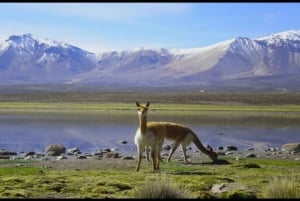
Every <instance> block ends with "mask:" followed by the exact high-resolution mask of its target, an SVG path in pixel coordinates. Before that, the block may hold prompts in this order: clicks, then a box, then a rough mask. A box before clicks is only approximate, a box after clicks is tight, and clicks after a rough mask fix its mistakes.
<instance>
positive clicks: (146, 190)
mask: <svg viewBox="0 0 300 201" xmlns="http://www.w3.org/2000/svg"><path fill="white" fill-rule="evenodd" d="M136 198H146V199H147V198H148V199H180V198H187V196H186V193H185V191H183V190H182V189H181V188H179V187H177V186H175V185H174V184H173V183H170V182H167V181H161V180H160V181H148V182H147V183H146V184H145V185H144V186H141V187H139V188H138V190H137V193H136Z"/></svg>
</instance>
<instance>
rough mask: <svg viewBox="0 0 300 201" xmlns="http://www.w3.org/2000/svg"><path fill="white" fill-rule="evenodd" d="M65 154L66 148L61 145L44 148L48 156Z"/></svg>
mask: <svg viewBox="0 0 300 201" xmlns="http://www.w3.org/2000/svg"><path fill="white" fill-rule="evenodd" d="M65 152H66V147H65V146H64V145H62V144H51V145H49V146H48V147H47V148H46V154H47V155H48V156H60V155H61V154H64V153H65Z"/></svg>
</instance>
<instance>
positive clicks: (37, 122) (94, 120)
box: [0, 111, 300, 154]
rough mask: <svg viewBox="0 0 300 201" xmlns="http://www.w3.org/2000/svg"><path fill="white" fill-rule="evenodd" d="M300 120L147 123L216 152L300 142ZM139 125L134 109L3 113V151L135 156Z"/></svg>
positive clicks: (209, 115)
mask: <svg viewBox="0 0 300 201" xmlns="http://www.w3.org/2000/svg"><path fill="white" fill-rule="evenodd" d="M165 113H166V114H165ZM299 120H300V115H299V114H296V113H295V114H292V115H291V114H290V113H278V112H277V113H259V112H254V113H249V112H248V113H245V112H242V113H241V112H221V113H220V112H217V111H212V112H206V113H204V114H202V113H192V112H190V113H189V112H185V113H184V114H181V113H180V112H163V111H149V113H148V121H171V122H176V123H180V124H184V125H186V126H189V127H190V128H191V129H192V130H193V131H194V132H195V133H196V134H197V135H198V137H199V138H200V140H201V141H202V143H203V144H204V145H207V144H209V145H210V146H212V147H214V148H216V147H217V146H227V145H233V146H236V147H238V149H240V150H242V149H245V148H249V147H254V148H259V149H265V148H270V147H278V148H280V147H281V146H282V145H283V144H284V143H289V142H299V141H300V123H299V122H300V121H299ZM137 127H138V117H137V114H136V111H132V112H130V111H129V112H128V111H127V112H118V111H101V112H99V113H97V112H96V113H83V114H79V113H74V114H72V113H71V114H57V113H34V114H29V113H0V148H4V149H6V150H9V151H16V152H29V151H35V152H38V153H44V152H45V148H46V147H47V146H48V145H49V144H54V143H59V144H63V145H65V146H66V148H67V149H69V148H73V147H78V148H79V149H80V150H81V151H82V152H83V153H85V152H89V153H93V152H96V151H97V150H99V149H103V148H117V149H119V152H121V153H134V154H136V146H135V144H134V135H135V131H136V129H137ZM121 141H127V142H128V143H127V144H122V143H121ZM166 143H169V142H166Z"/></svg>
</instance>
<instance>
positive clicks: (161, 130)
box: [135, 102, 218, 171]
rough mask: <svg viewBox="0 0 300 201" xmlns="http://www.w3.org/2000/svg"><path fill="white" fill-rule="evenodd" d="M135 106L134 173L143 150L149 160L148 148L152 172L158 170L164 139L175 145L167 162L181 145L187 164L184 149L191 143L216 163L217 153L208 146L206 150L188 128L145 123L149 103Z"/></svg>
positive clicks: (170, 124) (170, 123) (176, 125)
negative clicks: (136, 154)
mask: <svg viewBox="0 0 300 201" xmlns="http://www.w3.org/2000/svg"><path fill="white" fill-rule="evenodd" d="M136 105H137V107H138V116H139V123H140V126H139V128H138V129H137V132H136V134H135V144H136V145H137V150H138V163H137V167H136V171H138V170H139V168H140V163H141V159H142V155H143V151H144V150H146V153H147V159H148V158H149V157H148V149H147V148H148V147H149V148H150V150H151V158H152V165H153V171H155V170H159V162H160V151H161V148H162V145H163V142H164V139H168V140H172V141H175V144H174V146H173V147H172V149H171V151H170V154H169V157H168V162H169V161H170V160H171V157H172V155H173V153H174V151H175V150H176V149H177V147H178V146H179V145H181V149H182V151H183V155H184V161H185V162H187V163H189V161H188V160H187V155H186V147H187V146H188V145H190V144H191V143H192V142H193V143H194V144H195V145H196V146H197V148H198V149H199V150H200V151H202V152H203V153H205V154H206V155H207V156H208V157H209V158H210V159H211V160H213V161H216V160H217V159H218V155H217V153H216V152H214V151H213V150H212V148H211V147H209V146H208V148H207V149H206V148H205V147H204V146H203V144H202V143H201V141H200V140H199V138H198V137H197V135H196V134H195V133H194V132H193V131H192V130H191V129H190V128H188V127H186V126H184V125H180V124H177V123H172V122H147V111H148V107H149V105H150V102H147V104H146V105H141V104H139V102H136Z"/></svg>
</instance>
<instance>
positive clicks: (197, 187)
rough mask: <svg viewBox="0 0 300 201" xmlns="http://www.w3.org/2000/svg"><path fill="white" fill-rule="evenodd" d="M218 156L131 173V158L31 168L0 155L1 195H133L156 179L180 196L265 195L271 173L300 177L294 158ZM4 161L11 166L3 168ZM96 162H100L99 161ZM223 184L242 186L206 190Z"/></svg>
mask: <svg viewBox="0 0 300 201" xmlns="http://www.w3.org/2000/svg"><path fill="white" fill-rule="evenodd" d="M223 158H224V159H226V160H227V161H228V162H229V164H218V165H217V164H211V162H210V161H207V163H205V162H204V163H195V164H183V163H181V162H178V161H171V162H170V163H166V162H165V163H162V164H161V172H160V173H151V172H150V171H151V165H150V164H147V163H145V162H144V163H142V168H141V170H140V172H135V170H134V166H135V164H136V161H135V160H132V161H127V162H126V164H125V162H124V165H121V164H122V163H113V162H111V163H107V164H106V165H105V163H103V166H101V167H97V168H90V169H88V170H85V169H80V168H73V169H56V168H49V167H43V166H41V167H37V166H36V167H33V166H30V165H28V164H29V163H30V162H28V161H15V162H14V161H7V160H6V161H1V160H0V163H1V164H0V165H1V166H0V181H1V182H0V197H1V198H136V196H137V193H138V192H139V189H140V188H141V187H143V186H145V185H147V183H149V182H159V183H160V184H164V183H166V184H172V186H174V188H175V191H183V192H184V197H185V198H265V195H264V191H265V189H267V188H268V187H269V185H271V184H272V183H271V181H272V180H274V179H275V178H287V179H289V178H291V177H293V178H297V181H299V179H300V171H299V161H291V160H284V159H283V160H278V159H251V158H249V159H243V160H240V161H236V160H234V159H233V158H230V157H225V156H224V157H223ZM224 159H223V160H224ZM110 160H121V159H110ZM5 163H10V165H11V167H3V166H4V165H5ZM12 163H15V164H19V166H16V165H15V166H12ZM84 163H86V164H88V163H87V162H84ZM98 163H102V162H101V160H99V161H98ZM20 164H22V165H20ZM222 183H236V184H238V185H239V186H240V187H241V188H237V189H235V190H232V191H230V192H228V193H223V194H220V195H214V194H212V193H211V192H210V189H211V188H212V186H213V185H214V184H222ZM298 185H300V183H298ZM244 187H246V188H244ZM282 190H284V189H282Z"/></svg>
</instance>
